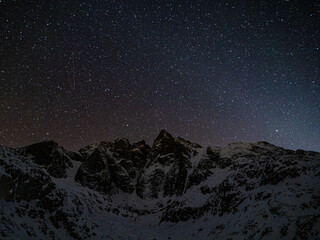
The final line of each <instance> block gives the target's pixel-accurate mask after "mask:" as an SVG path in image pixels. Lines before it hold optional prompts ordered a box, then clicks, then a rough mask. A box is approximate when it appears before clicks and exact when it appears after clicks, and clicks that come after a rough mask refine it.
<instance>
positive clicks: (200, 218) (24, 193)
mask: <svg viewBox="0 0 320 240" xmlns="http://www.w3.org/2000/svg"><path fill="white" fill-rule="evenodd" d="M0 238H1V239H320V153H317V152H311V151H303V150H297V151H293V150H287V149H283V148H281V147H277V146H275V145H272V144H269V143H267V142H257V143H242V142H238V143H232V144H229V145H227V146H225V147H222V148H220V147H210V146H209V147H201V146H200V145H198V144H195V143H191V142H189V141H187V140H184V139H182V138H174V137H172V136H171V135H170V134H169V133H168V132H166V131H164V130H163V131H161V132H160V134H159V136H158V137H157V138H156V140H155V141H154V143H153V145H152V146H148V145H147V144H146V143H145V142H144V141H141V142H138V143H134V144H130V143H129V141H128V140H127V139H124V138H122V139H116V140H115V141H112V142H101V143H99V144H95V145H90V146H87V147H85V148H82V149H80V150H79V152H69V151H67V150H65V149H64V148H62V147H60V146H59V145H58V144H57V143H55V142H53V141H46V142H41V143H37V144H33V145H29V146H26V147H21V148H16V149H13V148H8V147H5V146H1V145H0Z"/></svg>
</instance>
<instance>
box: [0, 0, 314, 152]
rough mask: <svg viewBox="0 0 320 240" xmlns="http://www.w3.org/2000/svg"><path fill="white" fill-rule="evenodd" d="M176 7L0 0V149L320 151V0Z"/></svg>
mask: <svg viewBox="0 0 320 240" xmlns="http://www.w3.org/2000/svg"><path fill="white" fill-rule="evenodd" d="M177 2H180V3H182V1H87V2H84V1H9V0H0V24H1V25H0V28H1V32H0V60H1V62H0V143H1V144H5V145H8V146H13V147H15V146H23V145H27V144H31V143H34V142H39V141H42V140H45V139H48V140H49V139H53V140H55V141H57V142H58V143H59V144H60V145H62V146H64V147H66V148H67V149H70V150H76V149H79V148H80V147H83V146H86V145H88V144H92V143H96V142H99V141H101V140H113V139H115V138H117V137H126V138H128V139H129V140H130V142H135V141H139V140H142V139H145V140H147V142H148V143H149V144H152V141H153V140H154V138H155V137H156V136H157V135H158V133H159V131H160V130H161V129H166V130H168V131H169V132H170V133H172V134H173V135H174V136H181V137H184V138H186V139H188V140H190V141H193V142H197V143H199V144H202V145H209V144H210V145H218V146H223V145H226V144H228V143H231V142H238V141H245V142H256V141H262V140H264V141H268V142H271V143H274V144H276V145H279V146H282V147H285V148H290V149H297V148H302V149H306V150H316V151H320V74H319V67H320V58H319V55H320V50H319V48H320V32H319V31H320V2H319V1H292V0H287V1H285V0H283V1H272V0H270V1H244V0H241V1H240V0H235V1H185V2H183V3H182V4H179V3H177Z"/></svg>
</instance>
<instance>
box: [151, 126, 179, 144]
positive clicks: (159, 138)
mask: <svg viewBox="0 0 320 240" xmlns="http://www.w3.org/2000/svg"><path fill="white" fill-rule="evenodd" d="M164 139H167V140H173V139H174V138H173V137H172V135H171V134H170V133H169V132H168V131H166V130H164V129H163V130H161V131H160V133H159V135H158V136H157V137H156V139H155V140H154V143H153V144H156V143H158V142H161V141H162V140H164Z"/></svg>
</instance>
